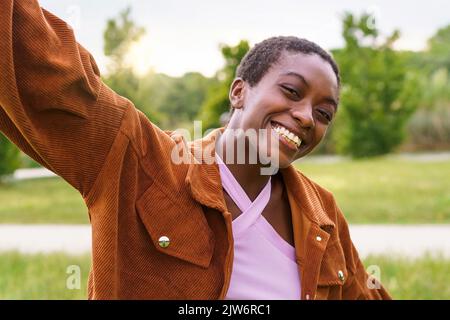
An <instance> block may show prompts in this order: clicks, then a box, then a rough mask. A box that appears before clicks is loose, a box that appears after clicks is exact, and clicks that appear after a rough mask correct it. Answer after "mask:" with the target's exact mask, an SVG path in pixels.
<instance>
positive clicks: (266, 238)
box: [216, 154, 301, 300]
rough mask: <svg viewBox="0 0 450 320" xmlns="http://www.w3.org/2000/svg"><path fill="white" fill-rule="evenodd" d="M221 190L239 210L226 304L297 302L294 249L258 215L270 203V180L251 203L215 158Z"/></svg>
mask: <svg viewBox="0 0 450 320" xmlns="http://www.w3.org/2000/svg"><path fill="white" fill-rule="evenodd" d="M216 160H217V163H218V165H219V169H220V177H221V180H222V187H223V188H224V190H225V191H226V192H227V194H228V195H229V196H230V198H231V199H232V200H233V201H234V203H235V204H236V205H237V206H238V208H239V209H240V210H241V212H242V213H241V214H240V215H239V216H238V217H237V218H236V219H234V220H233V222H232V229H233V238H234V261H233V270H232V273H231V282H230V286H229V289H228V292H227V294H226V296H225V299H226V300H244V299H247V300H299V299H300V297H301V295H300V294H301V292H300V276H299V270H298V264H297V263H296V259H295V248H294V247H293V246H291V245H290V244H289V243H288V242H286V241H285V240H284V239H283V238H282V237H281V236H280V235H279V234H278V233H277V231H276V230H275V229H274V228H273V227H272V225H271V224H270V223H269V222H268V221H267V220H266V218H264V216H263V215H262V214H261V213H262V211H263V209H264V208H265V207H266V205H267V203H268V202H269V199H270V194H271V179H269V182H268V183H267V185H266V186H265V187H264V189H263V190H262V191H261V193H260V194H259V195H258V197H257V198H256V199H255V201H253V202H252V201H251V200H250V198H249V197H248V196H247V194H246V193H245V191H244V190H243V189H242V187H241V186H240V184H239V183H238V182H237V180H236V179H235V178H234V176H233V174H232V173H231V172H230V170H229V169H228V167H227V166H226V165H225V164H224V163H223V161H222V159H221V158H220V156H219V155H217V154H216Z"/></svg>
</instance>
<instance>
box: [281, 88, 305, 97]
mask: <svg viewBox="0 0 450 320" xmlns="http://www.w3.org/2000/svg"><path fill="white" fill-rule="evenodd" d="M281 87H282V88H283V89H284V90H285V91H287V92H289V94H291V95H293V96H295V97H296V98H300V94H299V93H298V92H297V91H296V90H294V89H292V88H289V87H287V86H281Z"/></svg>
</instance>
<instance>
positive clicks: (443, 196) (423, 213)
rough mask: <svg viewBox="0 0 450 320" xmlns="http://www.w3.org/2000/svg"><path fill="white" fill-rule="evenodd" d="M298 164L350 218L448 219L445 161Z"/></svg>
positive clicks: (449, 174) (449, 167) (449, 181)
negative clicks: (326, 190) (329, 192)
mask: <svg viewBox="0 0 450 320" xmlns="http://www.w3.org/2000/svg"><path fill="white" fill-rule="evenodd" d="M297 168H298V169H299V170H300V171H302V172H303V173H304V174H306V176H308V177H309V178H311V179H312V180H313V181H315V182H317V183H318V184H319V185H321V186H323V187H325V188H326V189H328V190H330V191H331V192H333V194H334V196H335V198H336V200H337V203H338V205H339V207H340V208H341V210H342V212H343V213H344V214H345V216H346V217H347V220H348V221H349V222H350V223H394V224H395V223H400V224H403V223H426V224H434V223H450V161H449V162H426V163H419V162H413V161H406V160H403V161H402V160H396V159H386V158H378V159H370V160H359V161H344V162H339V163H334V164H331V163H330V164H318V163H308V162H303V163H302V162H300V163H298V164H297Z"/></svg>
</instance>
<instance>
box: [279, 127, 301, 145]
mask: <svg viewBox="0 0 450 320" xmlns="http://www.w3.org/2000/svg"><path fill="white" fill-rule="evenodd" d="M274 130H275V132H276V133H278V134H281V135H283V136H284V137H285V138H286V139H288V140H289V141H291V142H293V143H294V144H295V145H296V146H297V148H299V147H300V145H301V144H302V140H301V139H300V138H299V137H298V136H297V135H295V134H293V133H292V132H290V131H289V130H288V129H286V128H285V127H282V126H280V125H277V126H276V127H275V128H274Z"/></svg>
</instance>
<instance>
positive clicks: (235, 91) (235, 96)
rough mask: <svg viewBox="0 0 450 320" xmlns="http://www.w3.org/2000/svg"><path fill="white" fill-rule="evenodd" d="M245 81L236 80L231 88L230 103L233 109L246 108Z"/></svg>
mask: <svg viewBox="0 0 450 320" xmlns="http://www.w3.org/2000/svg"><path fill="white" fill-rule="evenodd" d="M244 96H245V81H244V80H243V79H242V78H236V79H234V80H233V83H232V84H231V87H230V93H229V98H230V103H231V107H232V108H233V109H241V108H242V107H243V106H244Z"/></svg>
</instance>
